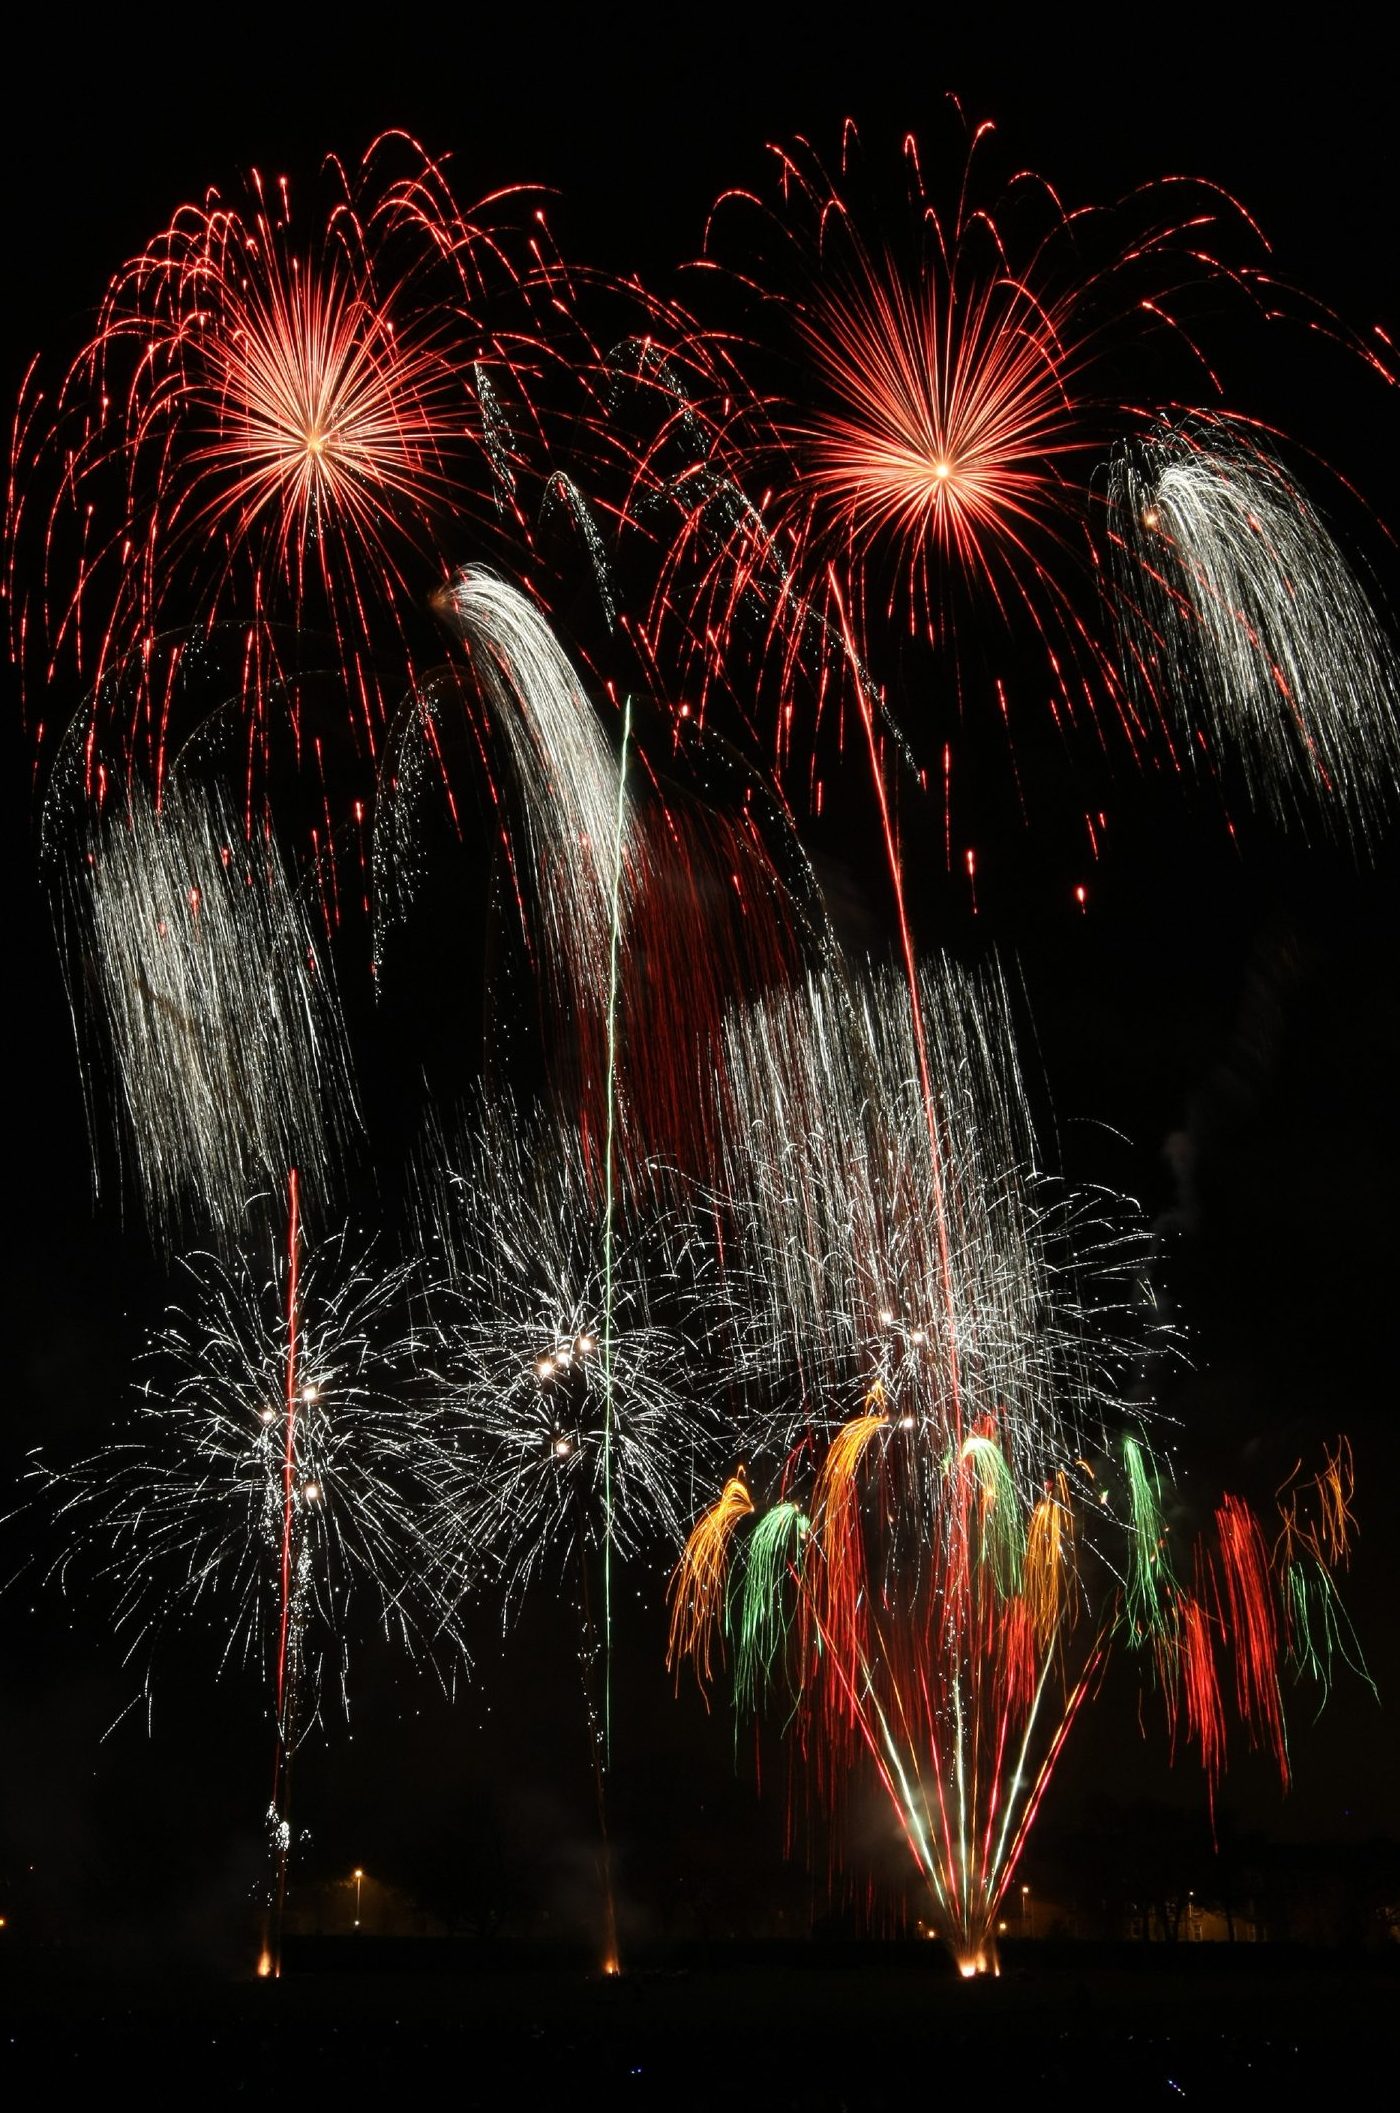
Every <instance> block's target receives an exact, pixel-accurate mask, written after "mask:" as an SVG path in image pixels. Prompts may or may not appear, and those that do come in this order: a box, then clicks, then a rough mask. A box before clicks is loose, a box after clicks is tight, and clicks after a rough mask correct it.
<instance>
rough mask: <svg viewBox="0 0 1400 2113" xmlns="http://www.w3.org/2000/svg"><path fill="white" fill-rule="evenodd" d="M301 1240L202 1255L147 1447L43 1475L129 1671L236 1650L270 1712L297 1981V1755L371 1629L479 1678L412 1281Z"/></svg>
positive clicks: (446, 1460)
mask: <svg viewBox="0 0 1400 2113" xmlns="http://www.w3.org/2000/svg"><path fill="white" fill-rule="evenodd" d="M289 1201H290V1211H289V1224H288V1228H287V1232H286V1234H285V1235H282V1236H279V1237H276V1238H274V1240H273V1241H272V1242H271V1245H270V1251H269V1252H267V1253H266V1255H265V1256H260V1257H259V1259H258V1260H257V1261H254V1260H253V1259H252V1258H251V1256H250V1254H248V1253H246V1252H240V1253H239V1254H237V1255H236V1256H235V1258H234V1259H233V1260H232V1261H226V1260H224V1259H221V1258H220V1257H217V1256H214V1255H204V1254H201V1255H194V1256H192V1257H190V1258H188V1259H187V1260H185V1261H184V1262H183V1263H182V1265H181V1274H182V1277H183V1280H184V1295H183V1297H182V1300H181V1302H180V1303H179V1304H177V1305H175V1306H173V1307H172V1308H171V1310H170V1311H169V1312H168V1314H167V1315H166V1318H165V1321H164V1324H163V1325H162V1326H161V1328H160V1329H159V1330H158V1331H157V1332H156V1333H155V1334H154V1335H153V1337H152V1338H151V1341H150V1343H149V1345H148V1349H147V1362H148V1364H149V1365H150V1367H151V1368H152V1377H151V1378H150V1379H149V1380H148V1381H147V1383H146V1385H145V1386H144V1387H143V1389H142V1391H141V1394H140V1397H139V1399H138V1401H137V1404H136V1411H135V1416H134V1421H133V1427H132V1429H131V1431H130V1432H129V1434H127V1435H124V1436H123V1437H121V1438H118V1439H115V1440H114V1441H113V1442H112V1443H111V1444H109V1445H106V1446H104V1447H103V1448H102V1449H101V1451H99V1452H97V1453H95V1454H93V1455H91V1456H90V1457H89V1458H87V1459H84V1460H80V1461H78V1462H77V1463H75V1464H74V1465H72V1466H68V1467H53V1466H49V1465H46V1464H42V1463H41V1465H40V1467H39V1470H38V1472H39V1474H40V1476H41V1479H42V1482H43V1485H44V1490H45V1495H46V1498H47V1502H48V1504H49V1506H50V1507H51V1508H52V1510H53V1511H54V1514H55V1516H56V1518H57V1520H58V1522H59V1524H60V1527H61V1528H62V1529H63V1530H64V1532H65V1534H66V1537H67V1545H66V1548H65V1552H64V1554H63V1556H62V1558H61V1561H60V1566H59V1567H60V1569H61V1572H62V1575H63V1576H64V1578H65V1579H67V1578H69V1577H71V1576H74V1575H83V1576H88V1575H90V1576H91V1578H92V1579H93V1582H94V1584H95V1585H96V1587H97V1588H99V1589H104V1590H108V1589H109V1590H110V1591H111V1593H112V1595H113V1600H112V1620H113V1623H114V1626H115V1629H116V1632H117V1634H118V1636H119V1637H121V1638H122V1639H123V1640H124V1642H125V1643H126V1645H127V1655H128V1657H129V1658H130V1657H131V1656H132V1655H134V1654H137V1653H141V1652H144V1653H145V1654H146V1655H147V1657H148V1672H147V1679H148V1680H149V1679H150V1677H151V1673H150V1667H152V1666H153V1665H154V1660H155V1655H156V1649H157V1646H158V1645H160V1644H162V1643H163V1642H164V1640H165V1636H166V1632H167V1631H168V1630H170V1629H172V1628H174V1627H176V1626H178V1625H182V1624H197V1625H199V1626H202V1627H204V1628H207V1629H208V1630H210V1631H212V1632H213V1634H214V1636H215V1638H216V1639H217V1650H218V1661H219V1665H220V1668H221V1669H222V1668H225V1667H228V1666H242V1667H245V1668H248V1669H250V1670H252V1671H253V1672H255V1673H256V1674H257V1675H258V1676H259V1677H260V1678H261V1680H262V1681H263V1683H264V1686H265V1690H266V1692H267V1693H268V1694H269V1696H270V1698H271V1703H272V1717H273V1723H274V1732H275V1765H274V1771H273V1786H272V1796H271V1801H270V1804H269V1808H268V1826H269V1833H270V1842H271V1848H272V1852H273V1859H274V1894H275V1905H276V1917H275V1922H274V1931H273V1934H272V1935H271V1937H270V1940H269V1947H268V1957H269V1959H270V1961H271V1963H272V1967H273V1970H274V1971H275V1970H276V1968H277V1965H278V1938H277V1934H276V1923H278V1922H280V1911H281V1905H282V1901H283V1899H284V1897H285V1890H286V1883H287V1867H288V1861H289V1857H290V1850H291V1840H292V1836H291V1821H290V1801H291V1773H292V1763H293V1760H294V1757H295V1754H296V1751H297V1748H298V1746H299V1745H300V1744H301V1742H302V1740H303V1739H304V1737H305V1735H306V1732H307V1730H308V1729H309V1727H310V1725H311V1723H312V1722H313V1721H314V1720H315V1718H316V1716H317V1715H318V1713H319V1698H320V1696H321V1694H322V1693H323V1692H324V1691H325V1690H326V1689H327V1688H330V1689H332V1690H338V1691H339V1695H340V1698H341V1701H342V1703H343V1704H345V1706H346V1707H347V1708H348V1704H349V1652H350V1646H351V1642H352V1639H353V1637H354V1636H355V1634H356V1632H357V1630H359V1631H362V1630H364V1629H365V1628H366V1627H373V1628H375V1629H377V1630H378V1631H379V1633H380V1634H382V1635H383V1636H385V1637H386V1638H388V1639H390V1640H391V1641H394V1642H396V1643H397V1644H399V1645H400V1646H401V1647H403V1648H404V1649H405V1650H407V1651H408V1652H409V1653H410V1654H411V1655H414V1656H423V1655H427V1656H431V1657H439V1658H441V1660H442V1661H443V1663H444V1666H445V1665H446V1664H448V1663H452V1662H458V1663H460V1662H461V1661H462V1657H463V1651H462V1641H461V1633H460V1628H459V1625H458V1609H459V1606H460V1603H461V1600H462V1598H463V1595H464V1591H465V1589H466V1587H467V1585H468V1584H469V1583H470V1582H471V1579H470V1575H469V1565H468V1543H467V1540H466V1537H465V1535H464V1534H463V1533H462V1532H461V1530H460V1528H461V1522H460V1520H457V1521H453V1522H452V1531H451V1533H450V1534H449V1533H448V1532H447V1531H446V1530H445V1529H446V1526H447V1523H448V1522H447V1521H446V1520H445V1519H444V1515H443V1497H442V1492H443V1490H444V1489H445V1488H447V1487H449V1486H450V1468H451V1458H452V1456H451V1450H450V1445H449V1442H448V1432H447V1427H446V1419H445V1417H444V1415H443V1412H442V1410H441V1408H440V1406H438V1405H437V1404H436V1402H435V1401H434V1399H433V1397H432V1396H431V1395H430V1394H427V1393H425V1392H424V1391H423V1390H422V1389H421V1388H419V1387H417V1386H416V1385H415V1381H414V1368H415V1349H416V1346H415V1341H414V1337H413V1332H412V1329H411V1327H410V1326H409V1324H408V1321H407V1318H406V1299H407V1292H408V1284H409V1272H408V1270H407V1269H406V1267H405V1266H403V1265H388V1266H386V1265H384V1264H383V1263H381V1262H380V1261H379V1260H378V1259H377V1258H376V1257H375V1255H374V1254H373V1252H372V1250H369V1249H365V1250H362V1251H359V1252H357V1251H356V1250H355V1249H354V1247H353V1246H352V1244H351V1241H350V1239H349V1237H348V1236H347V1235H344V1234H342V1235H340V1236H337V1237H335V1238H332V1239H328V1240H325V1241H323V1242H321V1243H319V1244H318V1245H314V1246H313V1245H311V1244H309V1243H307V1242H305V1240H304V1238H303V1234H302V1229H301V1223H300V1210H299V1199H298V1183H297V1179H296V1177H295V1175H293V1176H292V1178H291V1183H290V1190H289Z"/></svg>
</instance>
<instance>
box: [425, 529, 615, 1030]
mask: <svg viewBox="0 0 1400 2113" xmlns="http://www.w3.org/2000/svg"><path fill="white" fill-rule="evenodd" d="M440 605H441V607H442V610H443V613H444V614H445V615H446V616H447V618H448V620H449V621H450V622H451V624H452V626H453V628H454V629H455V630H456V631H457V633H458V635H459V636H460V638H461V640H462V643H463V645H464V646H465V648H466V651H467V655H468V657H469V660H470V663H471V671H472V677H473V681H474V685H475V688H476V692H477V695H478V696H479V698H480V700H481V704H482V706H483V708H484V711H485V716H486V721H487V724H488V727H489V730H490V734H491V736H492V737H493V738H494V741H495V743H496V745H497V747H498V748H499V750H500V751H501V752H502V753H503V754H504V756H505V757H506V758H507V771H508V781H509V783H510V786H511V789H512V792H513V795H514V797H513V798H512V800H511V813H512V815H513V817H514V818H515V820H514V826H513V827H511V828H510V829H509V830H508V831H504V832H503V845H504V850H505V854H506V857H507V859H508V861H509V872H510V884H511V888H512V892H513V893H514V896H515V898H516V901H517V903H518V904H519V906H520V911H521V915H522V918H523V920H524V922H525V925H526V929H527V931H528V932H531V933H538V935H539V936H538V939H537V944H536V950H535V951H536V961H537V966H538V969H539V971H540V972H541V974H542V977H543V980H544V983H545V988H546V990H547V992H548V996H549V1000H550V1001H551V1004H552V1006H554V1007H560V1006H562V1007H564V1008H566V1009H567V1010H568V1011H570V1012H578V1011H582V1010H584V1009H587V1008H590V1007H591V1009H592V1010H593V1011H594V1012H595V1013H596V1012H597V1011H598V1010H599V1008H600V1006H601V1004H602V1002H603V1001H604V999H605V997H606V991H607V968H606V964H607V961H608V957H609V952H610V948H611V943H612V933H613V931H614V928H615V925H616V922H617V919H618V917H621V918H623V919H625V918H626V916H627V896H626V894H625V893H624V894H623V896H622V897H621V899H620V900H618V901H616V902H615V896H616V895H617V888H618V876H619V871H620V872H621V874H622V875H624V876H625V875H626V874H627V873H628V871H629V868H630V863H631V862H630V860H629V858H628V853H627V838H628V831H629V807H628V802H627V799H626V795H625V793H622V794H619V786H618V764H617V759H616V757H615V756H614V754H613V752H612V749H611V747H610V746H609V744H608V740H607V736H606V735H605V733H604V731H603V728H602V725H601V723H600V721H599V718H598V714H597V712H596V710H595V708H594V706H593V704H592V702H591V701H590V699H589V698H588V696H587V694H586V692H585V691H584V688H583V685H582V683H581V681H580V680H579V677H578V675H577V674H576V673H575V671H574V669H573V667H572V666H571V665H570V663H569V660H568V658H567V656H566V655H565V653H564V652H563V650H562V648H561V647H560V645H559V642H558V640H557V638H556V637H555V635H554V632H553V631H552V629H551V628H550V626H549V624H548V622H547V621H546V619H545V618H544V617H543V616H542V615H541V614H540V612H539V610H538V609H537V608H536V607H535V606H534V605H533V603H531V602H530V601H529V600H528V599H527V598H526V596H525V595H524V594H522V593H521V591H520V590H519V588H517V587H513V586H511V585H510V583H509V582H508V581H506V580H503V579H500V578H498V577H497V576H496V575H495V574H493V573H490V572H487V571H484V570H483V569H481V568H480V567H468V568H467V569H466V570H464V571H462V572H460V573H458V574H457V576H456V577H455V578H454V580H453V582H452V584H451V587H450V588H449V589H448V590H447V591H446V592H445V594H444V595H443V596H442V597H441V604H440ZM619 803H620V804H619Z"/></svg>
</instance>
